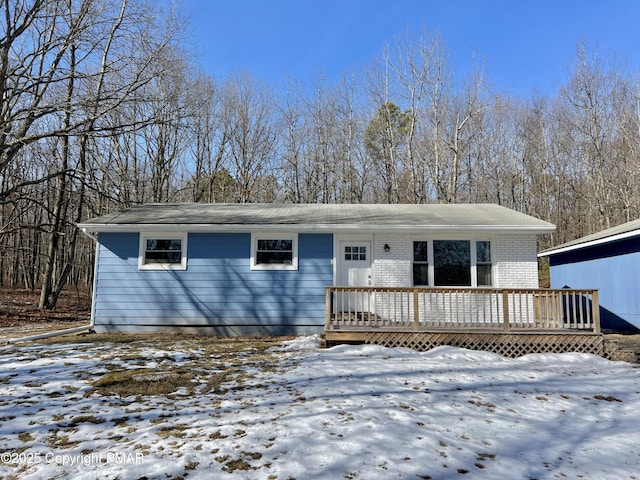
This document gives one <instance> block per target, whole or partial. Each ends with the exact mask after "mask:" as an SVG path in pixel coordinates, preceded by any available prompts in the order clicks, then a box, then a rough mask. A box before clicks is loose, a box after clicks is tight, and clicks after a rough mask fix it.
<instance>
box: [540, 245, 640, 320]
mask: <svg viewBox="0 0 640 480" xmlns="http://www.w3.org/2000/svg"><path fill="white" fill-rule="evenodd" d="M550 266H551V288H565V287H569V288H597V289H598V290H599V301H600V307H601V311H600V317H601V324H602V328H604V329H614V330H633V329H634V328H640V295H639V294H638V285H640V241H639V240H638V239H637V238H634V239H628V240H625V241H621V242H610V243H606V244H602V245H598V246H595V247H590V248H584V249H580V250H575V251H573V252H566V253H563V254H557V255H553V256H551V257H550Z"/></svg>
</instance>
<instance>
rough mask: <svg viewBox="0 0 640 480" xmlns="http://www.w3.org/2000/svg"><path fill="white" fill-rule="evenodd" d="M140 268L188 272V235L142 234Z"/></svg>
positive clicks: (139, 257)
mask: <svg viewBox="0 0 640 480" xmlns="http://www.w3.org/2000/svg"><path fill="white" fill-rule="evenodd" d="M138 268H140V269H141V270H186V268H187V234H186V233H184V234H156V233H150V234H146V233H145V234H140V253H139V256H138Z"/></svg>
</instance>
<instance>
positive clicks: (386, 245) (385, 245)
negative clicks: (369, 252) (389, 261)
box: [384, 243, 391, 252]
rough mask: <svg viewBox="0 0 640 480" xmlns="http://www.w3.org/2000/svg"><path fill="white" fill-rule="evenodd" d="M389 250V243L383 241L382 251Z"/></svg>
mask: <svg viewBox="0 0 640 480" xmlns="http://www.w3.org/2000/svg"><path fill="white" fill-rule="evenodd" d="M389 250H391V247H390V246H389V244H388V243H385V244H384V251H385V252H388V251H389Z"/></svg>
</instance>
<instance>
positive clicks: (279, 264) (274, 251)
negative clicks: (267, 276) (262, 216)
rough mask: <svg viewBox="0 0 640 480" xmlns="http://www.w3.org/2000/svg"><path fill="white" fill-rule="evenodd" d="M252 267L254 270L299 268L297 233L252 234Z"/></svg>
mask: <svg viewBox="0 0 640 480" xmlns="http://www.w3.org/2000/svg"><path fill="white" fill-rule="evenodd" d="M251 268H252V269H253V270H297V269H298V237H297V235H291V234H287V235H272V234H269V235H260V234H253V235H252V236H251Z"/></svg>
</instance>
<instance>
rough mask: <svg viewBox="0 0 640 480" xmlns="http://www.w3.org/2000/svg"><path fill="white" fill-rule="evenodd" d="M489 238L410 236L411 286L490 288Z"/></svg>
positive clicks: (491, 276) (491, 279) (491, 264)
mask: <svg viewBox="0 0 640 480" xmlns="http://www.w3.org/2000/svg"><path fill="white" fill-rule="evenodd" d="M491 258H492V255H491V241H490V240H484V239H483V240H475V239H474V240H469V239H459V238H458V239H455V238H454V239H438V238H436V239H428V240H427V239H417V238H416V239H414V241H413V258H412V268H413V285H415V286H428V285H433V286H436V287H491V286H492V282H493V275H492V270H493V263H492V261H491Z"/></svg>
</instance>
